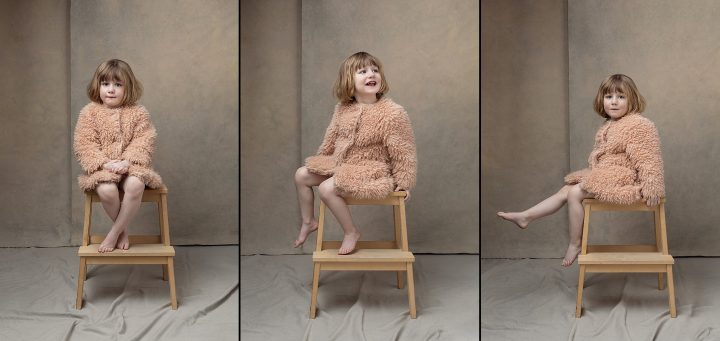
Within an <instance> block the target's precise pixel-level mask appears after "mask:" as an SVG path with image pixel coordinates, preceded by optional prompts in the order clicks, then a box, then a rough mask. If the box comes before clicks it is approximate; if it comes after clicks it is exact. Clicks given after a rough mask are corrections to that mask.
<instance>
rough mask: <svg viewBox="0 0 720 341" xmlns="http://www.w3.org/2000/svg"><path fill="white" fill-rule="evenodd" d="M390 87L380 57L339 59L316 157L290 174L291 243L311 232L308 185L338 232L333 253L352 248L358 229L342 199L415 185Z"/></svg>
mask: <svg viewBox="0 0 720 341" xmlns="http://www.w3.org/2000/svg"><path fill="white" fill-rule="evenodd" d="M389 89H390V88H389V87H388V84H387V80H385V74H384V73H383V68H382V64H381V63H380V60H378V59H377V58H375V57H373V56H372V55H370V54H369V53H366V52H358V53H355V54H353V55H352V56H350V57H348V58H347V59H345V61H344V62H343V63H342V65H341V66H340V70H339V73H338V77H337V80H336V81H335V85H334V87H333V92H334V94H335V97H337V98H338V100H340V103H338V104H337V105H336V106H335V112H334V113H333V116H332V120H331V122H330V126H328V128H327V130H326V132H325V138H324V139H323V142H322V144H321V145H320V148H319V149H318V155H315V156H311V157H308V158H307V159H306V160H305V166H303V167H300V168H299V169H298V170H297V172H296V173H295V187H296V188H297V194H298V203H299V205H300V212H301V215H302V225H301V226H300V234H299V235H298V238H297V240H295V247H299V246H300V245H302V244H303V243H304V242H305V239H306V238H307V236H308V234H310V233H311V232H313V231H315V230H316V229H317V227H318V221H317V220H316V219H315V216H314V203H313V200H314V198H313V189H312V186H319V187H318V190H319V192H320V199H321V200H323V202H325V204H326V205H327V207H328V208H330V211H332V213H333V215H335V217H336V218H337V220H338V221H339V222H340V225H341V226H342V229H343V230H344V237H343V241H342V245H341V246H340V249H339V250H338V254H340V255H346V254H348V253H350V252H352V251H353V250H354V249H355V243H356V242H357V241H358V240H359V239H360V231H359V230H358V228H357V226H355V224H354V223H353V221H352V217H351V216H350V210H349V208H348V206H347V204H346V203H345V199H343V197H354V198H372V199H380V198H384V197H386V196H387V195H388V194H390V193H391V192H392V191H393V190H395V191H406V192H407V193H406V194H407V195H406V197H405V200H407V199H408V198H410V189H412V187H413V186H414V185H415V175H416V170H417V156H416V154H415V138H414V136H413V131H412V127H411V126H410V119H409V118H408V115H407V113H406V112H405V109H403V107H401V106H400V105H398V104H395V102H393V101H392V100H391V99H389V98H387V97H384V95H385V94H386V93H387V92H388V90H389Z"/></svg>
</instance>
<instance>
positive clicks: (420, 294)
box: [240, 255, 480, 341]
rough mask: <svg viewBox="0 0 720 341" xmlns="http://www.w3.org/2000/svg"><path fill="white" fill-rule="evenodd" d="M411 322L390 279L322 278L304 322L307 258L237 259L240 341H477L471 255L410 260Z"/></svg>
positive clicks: (403, 293)
mask: <svg viewBox="0 0 720 341" xmlns="http://www.w3.org/2000/svg"><path fill="white" fill-rule="evenodd" d="M415 258H416V260H415V264H414V267H413V271H414V272H415V276H414V277H415V302H416V306H417V319H415V320H412V319H410V313H409V308H408V297H407V286H405V288H404V289H397V287H396V275H395V272H386V271H368V272H364V271H323V272H321V274H320V286H319V289H318V315H317V318H316V319H315V320H310V319H309V316H308V314H309V310H310V292H311V289H312V270H313V264H312V256H311V255H287V256H262V255H257V256H242V257H241V258H240V268H241V276H240V277H241V284H240V288H241V296H240V301H241V307H240V320H241V321H240V324H241V339H242V340H243V341H255V340H256V341H267V340H310V341H322V340H350V341H354V340H368V341H375V340H407V341H423V340H438V341H439V340H443V341H445V340H479V337H480V335H479V332H480V330H479V329H478V320H479V305H480V301H479V298H478V286H479V273H478V261H479V256H478V255H415Z"/></svg>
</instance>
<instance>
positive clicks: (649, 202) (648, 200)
mask: <svg viewBox="0 0 720 341" xmlns="http://www.w3.org/2000/svg"><path fill="white" fill-rule="evenodd" d="M645 202H646V203H647V205H648V206H657V204H659V203H660V197H647V198H645Z"/></svg>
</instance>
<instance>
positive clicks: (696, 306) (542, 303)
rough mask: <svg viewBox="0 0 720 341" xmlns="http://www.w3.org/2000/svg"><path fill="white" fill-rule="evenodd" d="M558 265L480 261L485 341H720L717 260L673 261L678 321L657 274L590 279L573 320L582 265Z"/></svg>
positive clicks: (542, 261) (531, 261) (719, 265)
mask: <svg viewBox="0 0 720 341" xmlns="http://www.w3.org/2000/svg"><path fill="white" fill-rule="evenodd" d="M560 261H561V260H560V259H516V260H508V259H482V260H481V261H480V268H481V299H480V300H481V316H482V318H481V336H482V338H483V339H485V340H538V341H539V340H593V341H602V340H612V341H619V340H658V341H660V340H668V341H678V340H682V341H687V340H720V291H718V290H717V289H718V288H720V270H719V269H720V258H675V265H674V266H673V272H674V281H675V304H676V307H677V314H678V315H677V318H674V319H673V318H670V313H669V310H668V292H667V289H665V290H662V291H660V290H658V289H657V274H652V273H589V274H587V275H586V277H585V289H584V290H583V311H582V317H581V318H579V319H576V318H575V300H576V297H577V284H578V266H577V264H574V265H573V266H572V267H571V268H570V269H567V270H566V269H564V268H562V267H561V266H560Z"/></svg>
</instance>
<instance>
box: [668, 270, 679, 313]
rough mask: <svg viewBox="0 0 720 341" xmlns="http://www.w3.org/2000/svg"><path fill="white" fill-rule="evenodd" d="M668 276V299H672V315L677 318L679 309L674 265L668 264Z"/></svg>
mask: <svg viewBox="0 0 720 341" xmlns="http://www.w3.org/2000/svg"><path fill="white" fill-rule="evenodd" d="M667 278H668V299H669V300H670V317H672V318H675V317H676V316H677V311H676V310H675V285H674V284H673V273H672V265H668V266H667Z"/></svg>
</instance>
